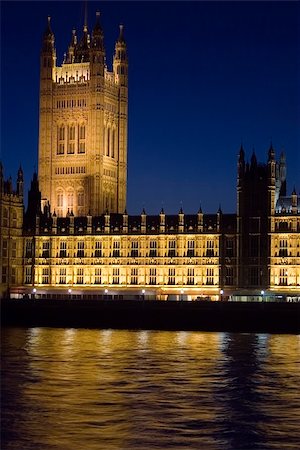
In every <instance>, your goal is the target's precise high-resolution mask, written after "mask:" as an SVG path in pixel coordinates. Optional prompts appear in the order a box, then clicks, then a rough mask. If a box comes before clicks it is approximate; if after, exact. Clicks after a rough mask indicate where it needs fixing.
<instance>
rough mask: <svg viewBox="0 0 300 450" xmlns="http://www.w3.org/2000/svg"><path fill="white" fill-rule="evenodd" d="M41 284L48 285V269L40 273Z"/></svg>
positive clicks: (45, 268)
mask: <svg viewBox="0 0 300 450" xmlns="http://www.w3.org/2000/svg"><path fill="white" fill-rule="evenodd" d="M42 284H49V267H44V268H43V271H42Z"/></svg>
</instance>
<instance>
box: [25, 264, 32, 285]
mask: <svg viewBox="0 0 300 450" xmlns="http://www.w3.org/2000/svg"><path fill="white" fill-rule="evenodd" d="M31 274H32V271H31V266H26V267H25V284H31V280H32V276H31Z"/></svg>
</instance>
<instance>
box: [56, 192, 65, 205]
mask: <svg viewBox="0 0 300 450" xmlns="http://www.w3.org/2000/svg"><path fill="white" fill-rule="evenodd" d="M63 206H64V194H63V192H62V191H59V192H58V193H57V208H63Z"/></svg>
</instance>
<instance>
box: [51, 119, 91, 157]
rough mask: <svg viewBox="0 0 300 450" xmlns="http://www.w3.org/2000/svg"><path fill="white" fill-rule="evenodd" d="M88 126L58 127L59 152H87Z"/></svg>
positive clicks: (61, 153) (59, 153) (60, 153)
mask: <svg viewBox="0 0 300 450" xmlns="http://www.w3.org/2000/svg"><path fill="white" fill-rule="evenodd" d="M85 139H86V126H85V125H83V124H80V125H75V124H71V125H67V126H66V125H63V124H62V125H59V126H58V127H57V154H58V155H63V154H64V153H65V152H66V153H67V154H74V153H75V151H76V150H77V153H85V150H86V148H85Z"/></svg>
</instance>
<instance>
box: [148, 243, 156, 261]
mask: <svg viewBox="0 0 300 450" xmlns="http://www.w3.org/2000/svg"><path fill="white" fill-rule="evenodd" d="M149 256H150V258H154V257H156V256H157V241H154V240H151V241H150V252H149Z"/></svg>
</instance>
